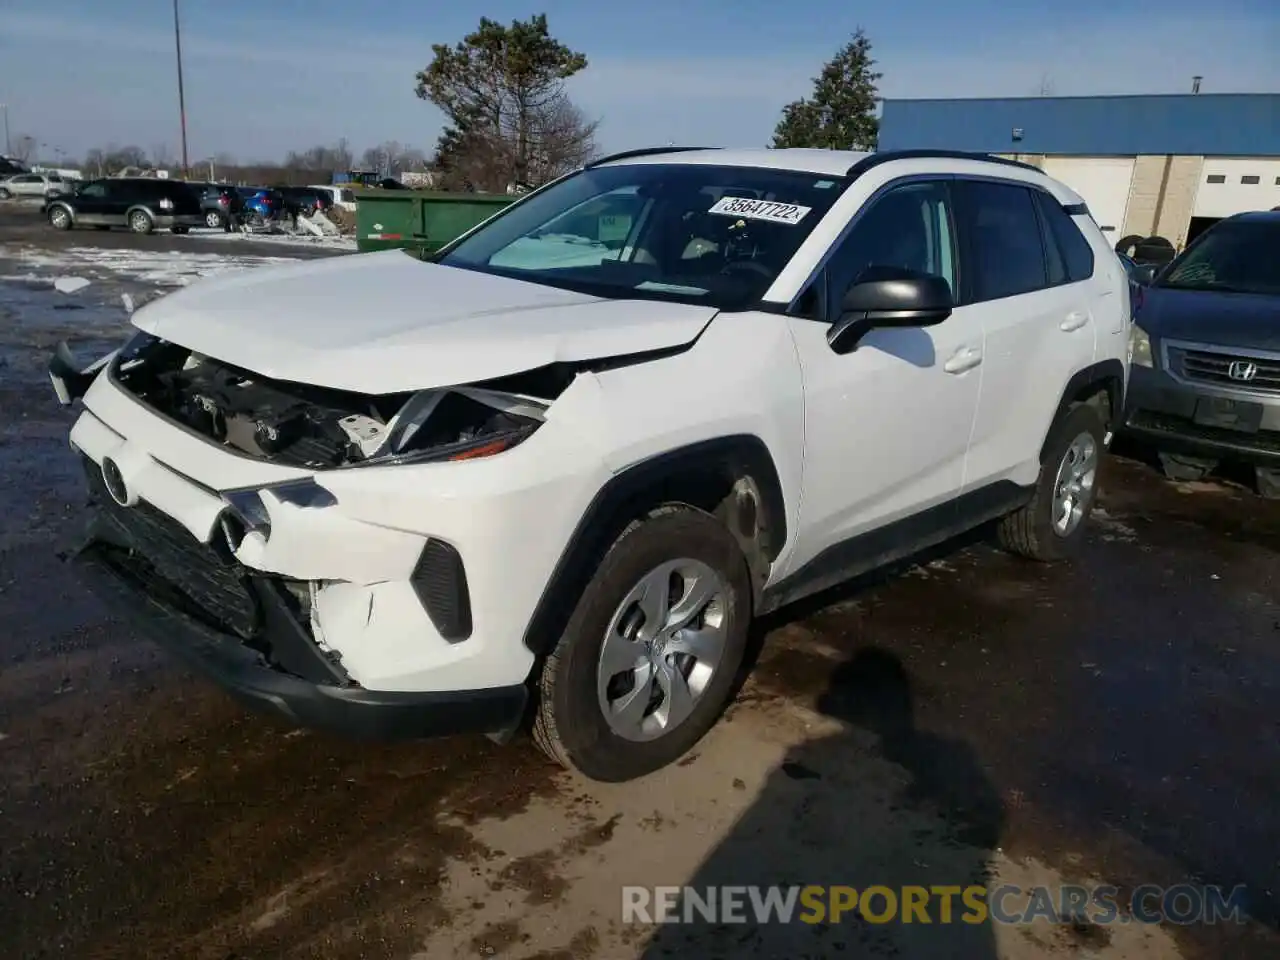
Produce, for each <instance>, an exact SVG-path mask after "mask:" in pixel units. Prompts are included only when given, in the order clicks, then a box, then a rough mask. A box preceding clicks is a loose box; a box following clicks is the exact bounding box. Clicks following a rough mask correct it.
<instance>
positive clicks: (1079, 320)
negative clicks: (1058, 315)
mask: <svg viewBox="0 0 1280 960" xmlns="http://www.w3.org/2000/svg"><path fill="white" fill-rule="evenodd" d="M1088 322H1089V315H1088V314H1087V313H1069V314H1067V319H1065V320H1063V321H1062V322H1061V323H1060V324H1058V329H1059V330H1063V331H1065V332H1066V333H1070V332H1071V331H1072V330H1079V329H1080V328H1081V327H1083V326H1084V325H1085V324H1086V323H1088Z"/></svg>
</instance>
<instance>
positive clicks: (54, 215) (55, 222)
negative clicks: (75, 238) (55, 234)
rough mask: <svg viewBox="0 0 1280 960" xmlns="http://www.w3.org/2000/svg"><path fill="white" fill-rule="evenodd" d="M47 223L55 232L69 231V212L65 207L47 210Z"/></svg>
mask: <svg viewBox="0 0 1280 960" xmlns="http://www.w3.org/2000/svg"><path fill="white" fill-rule="evenodd" d="M49 223H50V225H51V226H52V227H53V229H55V230H70V229H71V213H70V211H68V210H67V208H66V207H52V208H51V209H50V210H49Z"/></svg>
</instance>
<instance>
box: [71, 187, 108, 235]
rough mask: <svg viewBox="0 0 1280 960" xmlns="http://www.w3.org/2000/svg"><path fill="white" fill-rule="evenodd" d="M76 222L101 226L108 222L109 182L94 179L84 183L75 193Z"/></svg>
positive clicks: (90, 225)
mask: <svg viewBox="0 0 1280 960" xmlns="http://www.w3.org/2000/svg"><path fill="white" fill-rule="evenodd" d="M74 206H75V210H76V222H77V223H81V224H83V225H85V226H89V227H92V226H99V225H101V224H104V223H106V219H105V217H106V213H107V184H106V181H104V180H94V181H92V182H90V183H86V184H83V185H82V186H81V187H80V189H79V190H77V191H76V195H75V204H74Z"/></svg>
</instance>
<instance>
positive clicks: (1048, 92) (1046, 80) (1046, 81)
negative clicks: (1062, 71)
mask: <svg viewBox="0 0 1280 960" xmlns="http://www.w3.org/2000/svg"><path fill="white" fill-rule="evenodd" d="M1053 90H1054V86H1053V77H1051V76H1050V75H1049V74H1047V73H1043V74H1041V75H1040V87H1039V89H1038V91H1037V96H1041V97H1052V96H1053Z"/></svg>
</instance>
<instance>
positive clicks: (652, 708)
mask: <svg viewBox="0 0 1280 960" xmlns="http://www.w3.org/2000/svg"><path fill="white" fill-rule="evenodd" d="M750 618H751V586H750V581H749V579H748V574H747V565H746V561H745V559H744V558H743V556H742V553H741V551H740V550H739V548H738V544H737V541H736V540H734V538H733V536H732V535H731V534H730V533H729V531H728V530H727V529H725V527H724V526H723V525H722V524H721V523H720V522H719V521H717V520H716V519H715V518H714V517H711V516H709V515H708V514H705V513H702V512H701V511H698V510H694V509H692V508H688V507H679V508H669V509H665V510H664V511H663V512H660V513H658V514H656V515H654V516H652V517H650V518H648V519H646V520H643V521H640V522H637V523H634V524H632V525H631V526H630V527H629V528H628V529H627V530H626V531H624V532H623V534H622V536H620V537H619V538H618V540H617V541H616V542H615V543H614V544H613V546H612V547H611V548H610V549H609V552H608V553H607V554H606V556H605V558H604V560H603V561H602V562H601V564H600V566H599V568H598V569H597V570H596V573H595V576H594V577H592V579H591V582H590V583H589V584H588V585H587V587H586V589H585V590H584V591H583V593H582V596H581V597H580V598H579V600H578V604H577V607H576V608H575V609H574V612H573V615H572V617H571V618H570V620H569V623H568V626H567V627H566V629H565V632H564V634H563V636H561V637H560V640H559V642H558V643H557V644H556V647H555V649H554V650H553V651H552V653H551V655H550V656H549V657H548V658H547V661H546V663H545V665H544V666H543V669H542V674H541V678H540V681H539V701H538V707H537V714H536V716H535V720H534V730H533V733H534V739H535V741H536V742H537V744H538V746H539V747H540V748H541V749H542V750H543V752H545V753H546V754H547V755H548V756H550V757H551V758H552V759H553V760H555V761H557V762H558V763H561V764H563V765H565V766H567V767H571V768H574V769H576V770H578V771H579V772H581V773H582V774H583V775H585V776H587V777H590V778H591V779H593V780H605V781H623V780H631V779H634V778H636V777H640V776H644V775H645V774H647V773H651V772H652V771H654V770H658V769H660V768H661V767H664V766H666V765H667V764H669V763H672V762H673V761H675V760H676V759H678V758H679V757H680V756H681V755H683V754H684V753H685V752H686V751H688V750H689V749H690V748H691V747H692V746H693V745H694V744H695V743H697V742H698V741H699V740H700V739H701V738H702V737H703V736H704V735H705V734H706V733H707V731H708V730H710V729H711V727H712V726H713V725H714V724H715V722H716V720H717V719H718V717H719V716H720V713H721V711H722V710H723V709H724V707H725V705H726V703H727V701H728V699H729V697H730V696H731V694H732V691H733V685H734V681H735V678H736V674H737V672H738V669H739V667H740V666H741V664H742V658H743V654H744V650H745V647H746V640H747V627H748V624H749V622H750Z"/></svg>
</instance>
